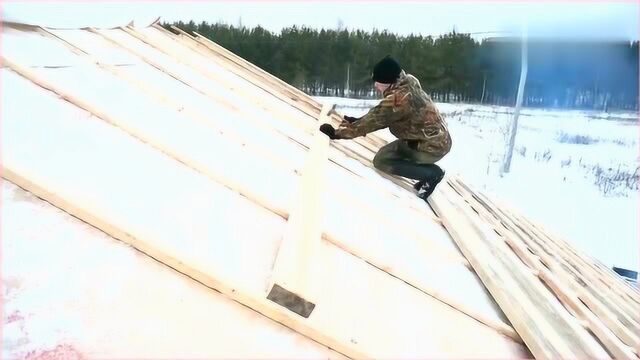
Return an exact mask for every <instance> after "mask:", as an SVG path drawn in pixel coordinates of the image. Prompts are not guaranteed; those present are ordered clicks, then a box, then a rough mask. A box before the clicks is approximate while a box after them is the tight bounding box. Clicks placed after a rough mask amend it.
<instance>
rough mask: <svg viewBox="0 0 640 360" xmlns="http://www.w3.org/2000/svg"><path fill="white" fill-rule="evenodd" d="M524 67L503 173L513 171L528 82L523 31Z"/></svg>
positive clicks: (525, 38)
mask: <svg viewBox="0 0 640 360" xmlns="http://www.w3.org/2000/svg"><path fill="white" fill-rule="evenodd" d="M521 56H522V60H521V63H522V66H521V69H520V83H519V84H518V95H517V97H516V109H515V111H514V112H513V121H512V122H511V135H510V137H509V145H508V148H507V154H506V156H505V161H504V166H503V168H502V172H503V173H508V172H509V170H510V169H511V158H512V157H513V146H514V144H515V141H516V132H517V131H518V116H520V108H521V107H522V97H523V95H524V85H525V83H526V81H527V65H528V64H527V34H526V30H524V29H523V31H522V55H521Z"/></svg>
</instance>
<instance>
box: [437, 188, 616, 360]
mask: <svg viewBox="0 0 640 360" xmlns="http://www.w3.org/2000/svg"><path fill="white" fill-rule="evenodd" d="M442 185H445V186H442ZM442 185H441V186H440V187H438V188H437V189H436V192H435V193H434V194H433V195H432V197H431V198H430V200H429V203H430V204H431V206H432V207H433V208H434V210H435V211H436V213H438V215H439V216H440V218H441V219H442V220H443V224H444V226H445V227H446V228H447V230H448V231H449V233H450V234H451V236H452V238H453V239H454V241H455V242H456V244H458V247H459V248H460V250H461V251H462V252H463V254H464V255H465V256H466V257H467V259H468V260H469V262H470V263H471V265H472V266H473V267H474V269H475V270H476V273H477V274H478V276H479V277H480V279H481V280H482V282H483V283H484V284H485V286H486V287H487V289H488V290H489V292H490V293H491V295H492V296H493V297H494V299H495V300H496V302H498V304H499V305H500V307H501V309H502V310H503V312H504V313H505V315H506V316H507V317H508V318H509V320H510V321H511V323H512V325H513V326H514V328H515V329H516V331H517V332H518V334H520V336H521V337H522V339H523V340H524V342H525V344H527V346H528V347H529V349H530V350H531V352H532V353H533V355H534V356H535V357H536V358H568V357H571V358H575V357H578V358H583V357H597V358H607V357H608V356H607V353H606V352H605V351H604V350H603V349H602V347H601V346H600V345H598V344H597V342H595V340H594V339H593V338H592V337H591V336H590V335H589V334H588V333H587V332H586V331H585V330H584V329H583V328H582V327H581V326H580V324H579V323H578V322H577V321H576V320H575V319H574V318H573V317H571V315H570V314H569V313H568V312H567V311H566V310H565V309H564V308H563V307H562V305H560V303H559V302H558V301H557V299H555V297H552V295H551V294H550V293H549V292H548V291H546V290H545V289H544V288H543V287H542V284H540V283H539V281H538V280H537V279H536V278H535V277H534V274H533V273H532V272H531V271H530V270H529V269H528V268H527V267H526V266H524V264H523V263H521V262H519V260H518V259H517V257H515V254H513V253H511V255H510V254H509V253H508V252H507V251H505V249H506V248H505V247H503V246H500V244H499V243H497V242H496V241H495V240H492V237H495V233H494V232H493V231H491V232H489V231H488V229H486V230H483V229H482V227H481V225H480V224H479V223H478V222H476V221H474V220H473V219H474V218H477V215H475V213H474V214H471V213H469V210H468V209H465V206H466V205H457V204H456V203H455V202H454V201H455V200H453V198H452V197H450V196H447V195H446V193H447V192H450V191H451V188H450V187H449V186H448V185H447V184H446V183H444V184H442ZM434 195H435V196H434ZM454 196H457V195H454Z"/></svg>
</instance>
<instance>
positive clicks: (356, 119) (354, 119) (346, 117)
mask: <svg viewBox="0 0 640 360" xmlns="http://www.w3.org/2000/svg"><path fill="white" fill-rule="evenodd" d="M342 118H343V119H344V121H346V122H348V123H349V124H351V123H352V122H355V121H358V120H360V118H357V117H353V116H347V115H344V116H343V117H342Z"/></svg>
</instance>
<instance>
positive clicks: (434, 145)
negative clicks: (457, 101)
mask: <svg viewBox="0 0 640 360" xmlns="http://www.w3.org/2000/svg"><path fill="white" fill-rule="evenodd" d="M383 96H384V99H382V101H380V103H379V104H378V105H376V106H375V107H373V108H372V109H371V110H369V112H368V113H367V114H366V115H364V116H363V117H362V118H360V119H359V120H357V121H355V122H353V123H351V124H349V123H347V122H343V123H342V124H341V125H340V127H339V128H338V129H337V130H336V135H337V136H339V137H340V138H343V139H353V138H355V137H358V136H364V135H366V134H368V133H370V132H373V131H376V130H380V129H384V128H386V127H389V130H390V131H391V133H392V134H393V135H395V136H396V137H397V138H399V139H401V140H413V141H410V143H411V144H412V147H414V148H415V149H416V150H418V151H422V152H426V153H430V154H433V155H436V156H444V155H445V154H447V153H448V152H449V150H450V149H451V136H450V135H449V130H448V129H447V125H446V123H445V121H444V119H443V118H442V116H441V115H440V112H438V109H436V106H435V104H434V103H433V101H431V97H430V96H429V95H427V94H426V93H425V92H424V91H422V87H421V86H420V82H419V81H418V79H416V78H415V77H414V76H413V75H410V74H406V73H405V72H404V71H402V73H400V78H399V79H398V81H396V82H395V83H394V84H392V85H391V86H390V87H389V88H388V89H387V90H385V92H384V93H383Z"/></svg>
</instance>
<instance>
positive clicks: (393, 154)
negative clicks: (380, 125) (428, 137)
mask: <svg viewBox="0 0 640 360" xmlns="http://www.w3.org/2000/svg"><path fill="white" fill-rule="evenodd" d="M440 159H442V156H433V155H431V154H429V153H425V152H422V151H418V150H415V149H413V148H412V147H410V146H409V144H408V142H407V141H406V140H396V141H393V142H391V143H389V144H387V145H385V146H383V147H381V148H380V150H378V153H377V154H376V156H375V157H374V158H373V166H375V167H376V169H378V170H380V171H382V172H385V173H387V174H391V175H398V176H404V177H406V178H409V179H414V180H418V181H428V180H430V179H433V178H436V177H438V176H441V175H442V173H443V171H442V169H441V168H440V167H439V166H438V165H436V164H435V162H437V161H438V160H440Z"/></svg>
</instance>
